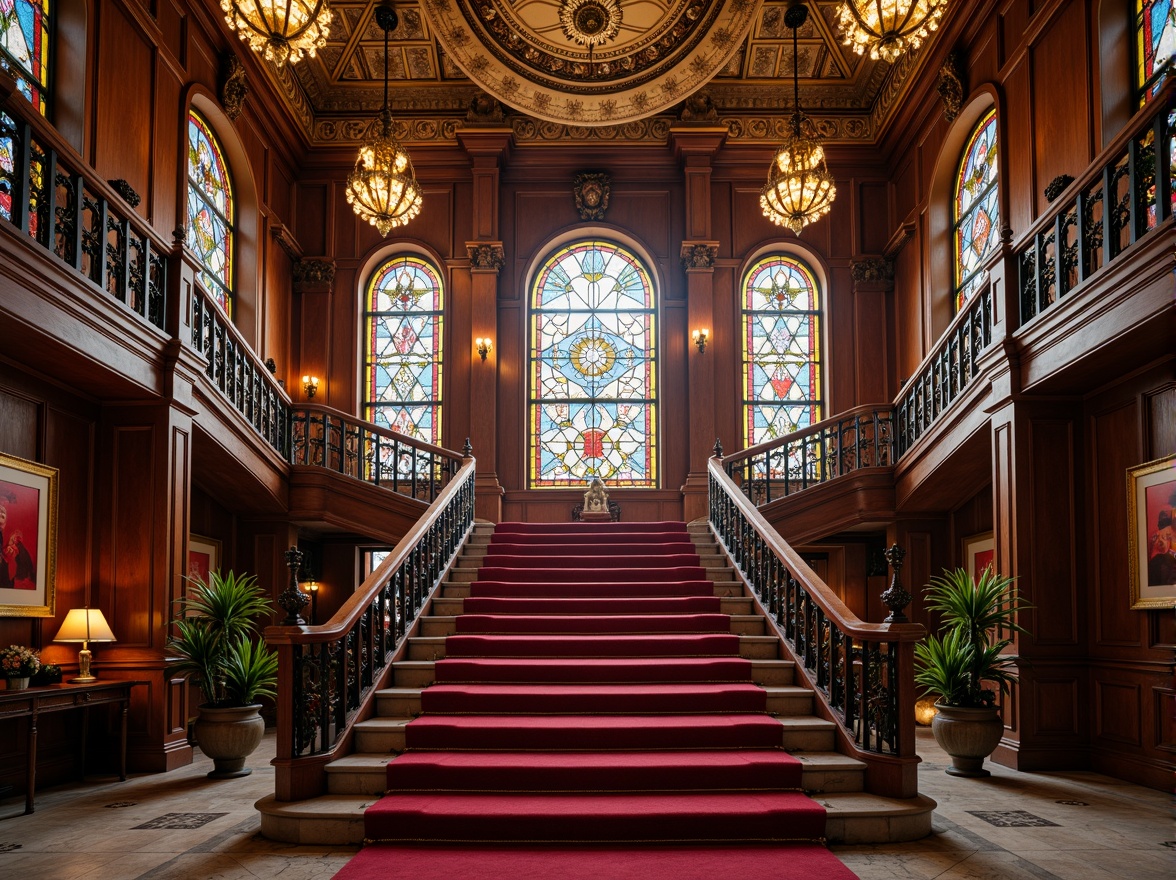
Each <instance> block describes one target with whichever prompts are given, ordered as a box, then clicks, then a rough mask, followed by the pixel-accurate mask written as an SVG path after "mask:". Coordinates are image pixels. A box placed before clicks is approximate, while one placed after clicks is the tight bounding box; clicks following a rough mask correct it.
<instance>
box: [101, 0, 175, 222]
mask: <svg viewBox="0 0 1176 880" xmlns="http://www.w3.org/2000/svg"><path fill="white" fill-rule="evenodd" d="M154 86H155V59H154V51H153V48H152V46H151V45H150V44H149V43H148V42H147V40H146V38H145V37H144V35H143V34H142V33H141V31H140V30H139V28H138V27H136V26H135V25H134V24H132V22H131V21H130V20H129V19H128V17H127V15H126V13H125V12H124V11H123V9H122V7H121V6H119V5H118V4H116V3H113V2H105V3H103V6H102V16H101V22H100V30H99V33H98V73H97V96H96V107H95V111H94V126H95V132H94V167H95V168H96V169H97V170H98V172H99V173H100V174H101V175H102V176H103V177H104V178H107V179H115V178H121V179H123V180H125V181H127V182H128V183H129V184H130V185H131V186H132V187H133V188H134V190H135V191H136V192H137V193H139V195H140V196H143V197H144V200H145V201H144V203H143V208H144V210H146V207H147V205H150V204H152V199H151V195H152V191H153V186H152V184H153V181H152V174H153V173H155V170H154V166H153V163H152V161H151V159H152V129H153V126H154V125H155V114H154V113H151V112H136V111H128V108H143V107H155V103H154V100H155V97H156V96H155V94H154V91H155V89H154ZM174 162H175V160H174V159H173V160H172V163H171V164H169V165H167V166H165V167H164V168H163V169H159V172H160V173H162V174H167V173H168V170H169V169H174V167H175V165H174ZM160 185H161V186H163V185H166V186H171V181H170V180H168V181H166V182H161V183H160Z"/></svg>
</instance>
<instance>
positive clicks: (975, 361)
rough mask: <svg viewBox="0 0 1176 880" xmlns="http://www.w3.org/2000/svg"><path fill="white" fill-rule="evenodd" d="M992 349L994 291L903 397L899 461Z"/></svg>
mask: <svg viewBox="0 0 1176 880" xmlns="http://www.w3.org/2000/svg"><path fill="white" fill-rule="evenodd" d="M991 344H992V287H991V285H986V286H984V287H982V288H981V289H980V290H978V291H977V292H976V293H975V294H974V295H973V296H972V299H971V301H970V302H969V303H968V304H967V307H966V308H964V309H963V310H962V311H961V312H960V313H959V314H958V315H956V317H955V320H954V321H952V323H951V326H950V327H948V329H947V332H946V333H944V334H943V336H942V337H940V340H939V344H938V345H936V346H935V348H934V350H932V352H931V353H930V354H929V355H927V357H926V358H924V359H923V363H922V364H920V365H919V369H918V371H916V373H915V375H914V376H913V377H912V378H911V379H910V381H908V383H907V384H906V386H905V387H904V388H903V390H902V392H901V393H900V394H899V397H898V403H897V404H896V405H895V414H896V418H897V421H898V437H897V441H898V456H899V457H900V458H901V457H902V456H903V455H905V454H906V453H907V450H909V449H910V448H911V447H912V446H914V445H915V443H916V441H918V439H919V438H920V437H922V436H923V434H925V433H926V432H927V430H928V429H929V428H930V427H931V426H932V425H933V424H935V422H936V420H938V419H939V417H940V416H941V415H943V414H944V413H945V412H946V411H947V409H948V408H949V407H950V406H951V405H952V403H954V402H955V400H956V398H957V397H959V396H960V394H962V393H963V391H964V389H965V388H967V387H968V385H969V384H971V382H972V380H973V379H974V378H976V376H977V375H979V373H980V366H979V362H980V355H981V354H982V353H983V352H984V350H985V349H987V348H988V347H989V346H990V345H991Z"/></svg>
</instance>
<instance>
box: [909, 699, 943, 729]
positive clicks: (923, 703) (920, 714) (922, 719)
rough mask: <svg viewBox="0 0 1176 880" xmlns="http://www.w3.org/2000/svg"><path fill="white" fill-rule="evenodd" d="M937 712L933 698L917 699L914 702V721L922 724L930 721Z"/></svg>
mask: <svg viewBox="0 0 1176 880" xmlns="http://www.w3.org/2000/svg"><path fill="white" fill-rule="evenodd" d="M938 714H939V710H938V709H936V708H935V701H934V700H919V701H918V702H916V703H915V723H916V724H922V725H924V726H926V725H928V724H930V723H931V721H932V719H934V718H935V716H936V715H938Z"/></svg>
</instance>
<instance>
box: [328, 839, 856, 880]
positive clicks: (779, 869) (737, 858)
mask: <svg viewBox="0 0 1176 880" xmlns="http://www.w3.org/2000/svg"><path fill="white" fill-rule="evenodd" d="M393 876H398V877H406V878H411V880H502V878H504V877H512V878H516V880H556V878H558V880H716V878H722V877H744V878H755V880H798V878H804V880H817V878H819V880H857V875H856V874H854V873H853V872H852V871H850V870H849V868H847V867H845V865H843V864H842V863H841V862H840V861H838V860H837V857H836V856H834V855H833V854H832V853H831V852H829V851H828V850H827V849H825V847H823V846H820V845H819V844H815V843H798V844H790V845H743V846H721V845H720V846H689V845H686V846H673V847H666V846H624V847H616V846H608V847H604V846H570V847H554V846H527V847H520V846H515V847H505V846H460V847H456V846H455V847H443V846H420V845H417V846H410V845H393V844H376V845H373V846H365V847H364V848H363V849H362V850H361V851H360V852H359V854H358V855H357V856H356V857H355V858H353V859H352V860H351V861H349V862H348V863H347V864H346V865H345V866H344V867H343V870H341V871H340V872H339V873H338V874H336V875H335V878H334V880H387V878H389V877H393Z"/></svg>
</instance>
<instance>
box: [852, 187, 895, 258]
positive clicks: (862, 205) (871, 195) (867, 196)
mask: <svg viewBox="0 0 1176 880" xmlns="http://www.w3.org/2000/svg"><path fill="white" fill-rule="evenodd" d="M889 192H890V187H889V186H888V185H887V183H886V181H885V180H862V181H860V182H859V183H858V197H857V209H858V210H857V237H858V240H857V242H856V247H854V249H853V252H854V253H858V254H880V253H882V251H884V250H885V249H886V242H887V241H888V240H889V238H890V206H889Z"/></svg>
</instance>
